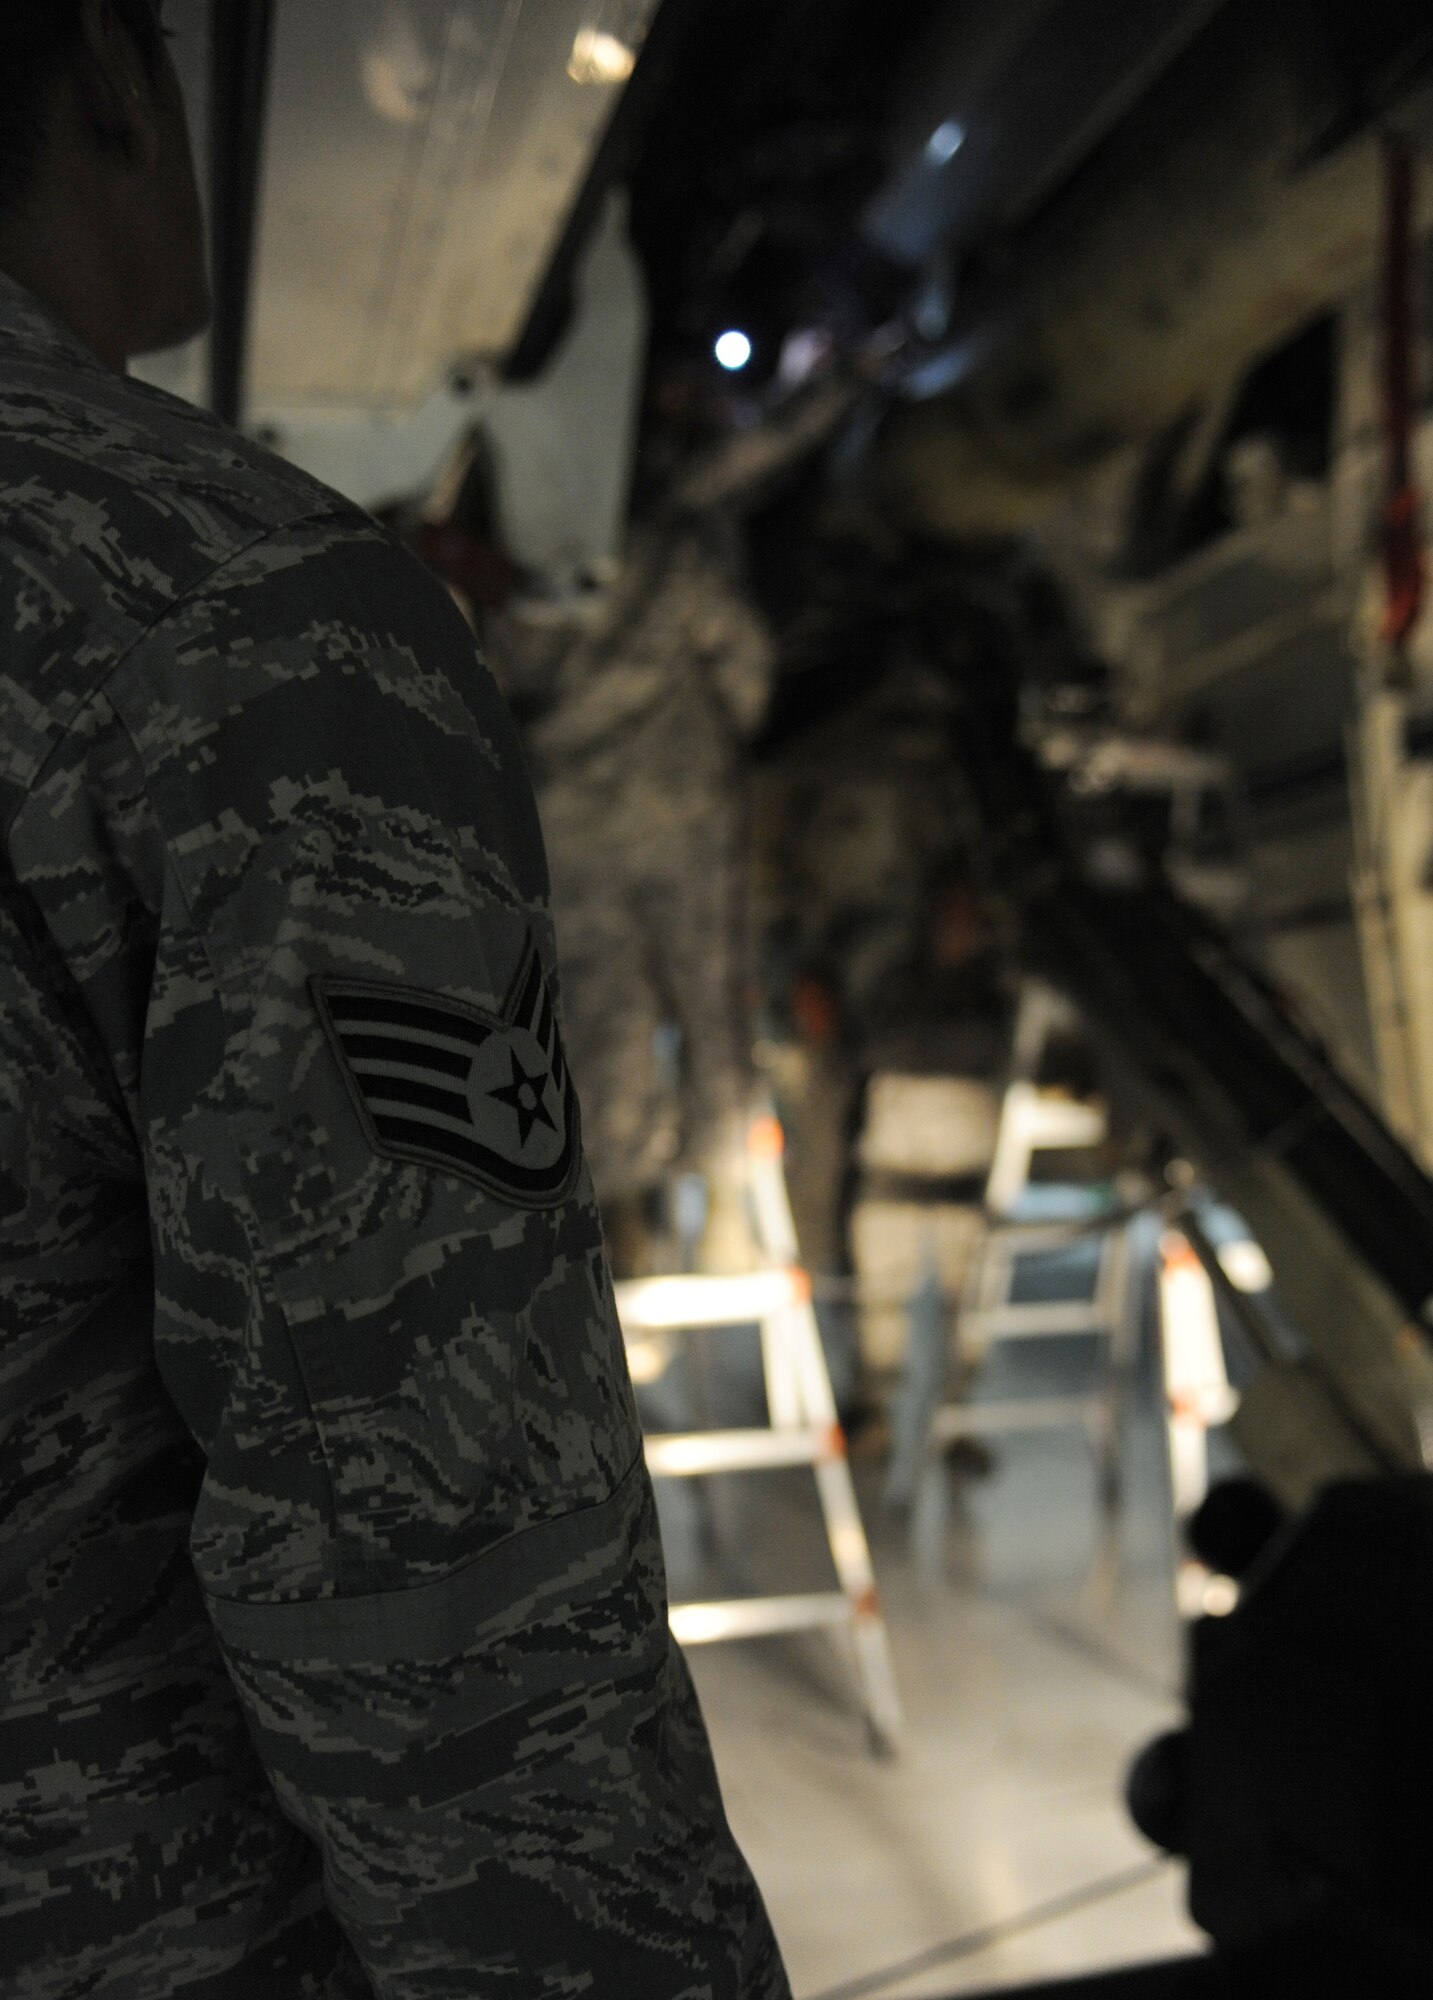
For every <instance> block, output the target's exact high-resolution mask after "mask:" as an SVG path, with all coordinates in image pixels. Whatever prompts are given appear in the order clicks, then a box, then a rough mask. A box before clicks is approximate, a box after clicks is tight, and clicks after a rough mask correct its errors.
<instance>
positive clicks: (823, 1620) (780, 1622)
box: [668, 1590, 852, 1646]
mask: <svg viewBox="0 0 1433 2000" xmlns="http://www.w3.org/2000/svg"><path fill="white" fill-rule="evenodd" d="M851 1617H852V1611H851V1605H850V1603H849V1601H848V1600H847V1598H846V1597H845V1596H843V1594H842V1593H841V1592H840V1591H839V1590H823V1591H820V1592H818V1593H816V1594H814V1595H812V1596H808V1597H732V1598H727V1599H725V1600H724V1601H718V1602H715V1603H711V1604H674V1605H673V1606H672V1607H671V1610H670V1612H669V1613H668V1623H669V1624H670V1626H671V1628H672V1636H673V1638H674V1639H675V1640H676V1641H677V1643H678V1645H681V1646H702V1645H707V1644H709V1643H710V1642H711V1641H712V1640H715V1639H755V1638H760V1637H761V1636H762V1635H763V1634H764V1633H768V1632H799V1631H805V1630H807V1629H808V1628H809V1627H812V1626H816V1625H846V1624H849V1623H850V1620H851Z"/></svg>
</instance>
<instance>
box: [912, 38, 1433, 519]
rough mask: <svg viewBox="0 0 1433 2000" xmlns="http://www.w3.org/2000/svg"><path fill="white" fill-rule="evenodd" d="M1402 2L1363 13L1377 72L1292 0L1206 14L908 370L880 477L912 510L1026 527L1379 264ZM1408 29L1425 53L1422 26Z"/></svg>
mask: <svg viewBox="0 0 1433 2000" xmlns="http://www.w3.org/2000/svg"><path fill="white" fill-rule="evenodd" d="M1400 13H1401V10H1399V9H1396V8H1391V7H1388V6H1383V7H1378V6H1374V7H1372V8H1371V9H1370V10H1369V36H1368V46H1369V53H1368V56H1367V59H1366V61H1367V66H1368V72H1369V73H1367V74H1365V73H1363V72H1362V71H1361V70H1360V69H1359V68H1358V62H1357V50H1356V49H1355V50H1354V52H1353V54H1351V55H1350V56H1349V58H1348V61H1347V62H1339V63H1334V62H1333V61H1331V60H1330V59H1329V58H1328V56H1327V54H1326V51H1325V50H1324V49H1323V47H1322V38H1321V37H1320V36H1319V35H1317V34H1311V33H1310V32H1309V22H1308V19H1307V16H1306V10H1305V9H1304V8H1303V7H1302V6H1301V5H1297V4H1295V0H1260V4H1258V5H1257V6H1251V7H1236V8H1226V9H1224V10H1223V11H1221V12H1220V13H1219V14H1218V15H1217V16H1216V17H1215V18H1214V20H1213V21H1212V22H1211V23H1210V24H1209V25H1208V26H1207V27H1206V28H1205V29H1204V31H1203V33H1202V34H1200V35H1199V36H1198V37H1197V38H1196V40H1195V41H1194V42H1193V44H1192V45H1191V46H1190V47H1189V48H1188V49H1187V50H1186V51H1185V52H1184V54H1183V55H1182V56H1181V57H1180V59H1179V60H1178V61H1177V62H1175V63H1174V64H1173V65H1172V66H1171V67H1170V69H1169V70H1168V71H1167V73H1166V74H1165V75H1164V76H1163V77H1161V78H1160V79H1159V80H1158V82H1157V83H1156V84H1155V85H1154V87H1153V88H1152V89H1151V90H1150V91H1149V93H1148V95H1147V96H1146V97H1144V99H1143V100H1142V101H1141V102H1140V103H1139V104H1138V105H1137V106H1136V107H1135V109H1134V110H1133V111H1132V112H1131V113H1130V115H1129V116H1128V117H1127V118H1126V119H1125V120H1124V121H1123V123H1122V124H1121V125H1120V126H1119V128H1118V129H1117V130H1116V131H1115V132H1114V133H1113V134H1112V135H1111V136H1110V137H1109V138H1108V139H1107V140H1106V142H1105V143H1104V144H1103V145H1102V146H1101V147H1100V149H1099V150H1098V152H1097V153H1096V154H1095V155H1094V156H1092V157H1091V158H1090V159H1089V160H1088V161H1087V162H1086V163H1085V166H1084V167H1083V169H1082V171H1081V172H1080V174H1079V175H1078V176H1077V177H1076V178H1075V179H1074V180H1073V181H1071V182H1070V183H1069V184H1068V185H1067V186H1066V187H1065V188H1064V189H1063V190H1062V191H1061V192H1060V193H1059V194H1058V196H1057V197H1055V198H1053V199H1051V200H1049V201H1047V202H1046V204H1045V206H1044V207H1043V209H1042V210H1041V212H1040V214H1039V216H1038V217H1037V218H1036V219H1035V220H1034V221H1033V222H1032V223H1031V225H1030V226H1029V227H1028V228H1026V229H1024V230H1022V231H1020V232H1018V233H1016V234H1015V235H1013V236H1012V237H1010V238H1009V239H1008V240H1006V239H1002V238H997V239H996V244H995V247H996V248H997V250H998V251H999V255H998V256H997V257H996V258H995V259H994V260H993V267H992V269H991V274H990V275H989V276H988V277H987V278H986V279H985V280H983V281H981V282H979V283H976V284H974V285H972V286H971V287H970V289H969V290H968V292H967V293H966V295H965V296H964V297H958V299H957V305H956V310H955V315H954V318H953V320H952V323H951V326H950V329H949V332H948V334H947V335H946V337H945V338H944V339H943V341H942V342H941V344H940V345H939V347H937V348H934V349H932V350H930V351H928V352H927V353H926V354H925V355H923V356H917V357H914V358H907V357H902V358H901V360H900V361H898V362H897V363H896V364H894V366H893V370H892V374H891V381H890V386H891V387H892V388H893V389H895V390H897V391H898V392H899V393H900V394H901V395H903V396H904V397H905V398H906V399H907V400H906V401H905V403H904V404H902V405H898V406H897V407H896V408H895V409H894V410H893V411H892V412H891V415H890V418H889V420H888V422H887V425H886V427H885V430H884V433H883V436H882V439H881V441H880V445H879V447H878V454H877V468H876V474H875V481H876V487H877V491H878V493H879V495H880V497H881V499H882V501H883V502H884V503H885V504H886V505H887V506H888V507H890V508H891V509H894V510H895V511H896V513H897V516H898V518H904V519H905V520H907V522H908V523H909V524H911V525H920V526H922V527H924V528H925V529H926V530H928V531H931V532H935V533H937V534H944V535H948V536H951V537H956V538H958V537H962V536H968V535H972V534H975V535H978V534H984V533H989V532H997V533H998V532H1009V531H1018V530H1019V529H1021V528H1024V527H1026V526H1029V525H1031V524H1032V523H1033V522H1035V521H1037V520H1038V519H1040V518H1041V517H1042V516H1043V515H1044V514H1045V513H1047V512H1048V511H1049V510H1050V508H1051V507H1052V506H1053V505H1054V504H1056V503H1057V502H1058V501H1059V500H1060V499H1061V498H1062V497H1064V496H1065V495H1066V494H1068V492H1069V488H1070V484H1071V481H1072V479H1074V478H1075V477H1077V476H1078V475H1079V474H1080V473H1082V472H1083V471H1086V470H1089V469H1092V468H1093V467H1095V466H1097V465H1098V464H1100V463H1101V462H1102V461H1104V460H1105V459H1107V458H1108V457H1109V456H1110V455H1111V454H1112V453H1113V452H1115V451H1117V450H1118V449H1120V448H1121V447H1122V446H1126V445H1130V444H1136V443H1142V442H1146V441H1148V440H1150V439H1152V438H1154V437H1155V436H1157V435H1159V434H1160V433H1161V432H1162V431H1163V430H1165V429H1166V428H1168V427H1169V426H1170V425H1171V424H1173V423H1174V422H1175V421H1177V420H1178V419H1179V418H1180V417H1181V416H1183V415H1185V414H1187V413H1188V412H1189V411H1190V410H1191V409H1192V408H1194V407H1196V406H1197V405H1198V404H1199V403H1200V402H1201V401H1202V400H1203V399H1204V398H1206V397H1208V396H1210V395H1212V394H1217V393H1218V392H1219V391H1220V390H1221V389H1223V388H1225V387H1226V386H1227V385H1228V383H1230V382H1231V381H1237V380H1238V378H1239V377H1240V375H1241V374H1243V373H1244V372H1245V371H1247V369H1248V368H1249V367H1250V366H1251V365H1252V364H1253V363H1254V362H1255V361H1256V360H1257V359H1259V358H1260V357H1262V356H1263V355H1265V354H1268V353H1271V352H1273V351H1274V350H1275V349H1276V348H1278V347H1279V346H1280V345H1281V344H1282V343H1283V342H1285V341H1286V340H1288V339H1289V338H1290V337H1292V335H1293V334H1294V333H1296V332H1297V331H1298V330H1299V329H1300V328H1301V327H1302V326H1304V325H1306V324H1307V323H1308V321H1309V320H1310V319H1312V318H1314V317H1315V316H1316V315H1317V314H1318V313H1320V312H1321V311H1325V310H1327V309H1328V308H1329V307H1330V305H1331V304H1332V303H1333V302H1334V301H1336V300H1338V299H1341V298H1343V297H1345V296H1347V295H1348V294H1349V293H1351V292H1353V291H1354V290H1356V289H1357V288H1358V287H1359V286H1360V285H1361V284H1363V283H1365V282H1367V281H1368V280H1369V279H1370V278H1371V277H1372V275H1373V273H1374V272H1375V270H1376V269H1377V265H1378V259H1379V251H1380V244H1381V233H1382V151H1381V146H1380V143H1379V139H1378V137H1377V134H1376V132H1375V131H1374V130H1373V125H1374V122H1375V120H1376V118H1377V116H1378V115H1379V113H1380V110H1381V108H1382V107H1381V103H1380V98H1379V93H1380V91H1381V90H1382V89H1383V87H1384V86H1383V84H1382V83H1381V82H1380V79H1381V78H1383V77H1384V76H1386V75H1387V74H1389V73H1390V63H1389V61H1388V60H1387V58H1388V51H1389V47H1390V46H1391V45H1392V44H1393V43H1394V42H1396V41H1397V40H1398V35H1397V33H1396V32H1395V30H1397V28H1398V22H1397V20H1395V19H1394V18H1393V17H1394V16H1398V15H1399V14H1400ZM1385 17H1388V18H1387V19H1385ZM1401 32H1402V34H1403V41H1404V44H1406V45H1407V47H1408V48H1410V49H1413V50H1418V49H1422V50H1425V51H1426V49H1427V46H1428V38H1429V33H1430V30H1429V27H1428V25H1427V23H1426V21H1424V22H1422V23H1417V22H1413V21H1405V22H1404V25H1403V29H1402V31H1401ZM1410 66H1412V67H1413V71H1414V74H1415V75H1416V74H1417V70H1416V65H1412V59H1411V57H1410V62H1409V63H1405V64H1401V65H1400V64H1393V65H1391V72H1392V73H1394V74H1396V75H1397V76H1398V77H1399V78H1400V79H1404V78H1405V76H1406V72H1407V71H1408V69H1409V68H1410ZM1403 87H1404V84H1403V82H1402V81H1400V85H1399V88H1400V89H1402V88H1403ZM1398 101H1400V100H1399V99H1398V98H1397V97H1396V96H1395V98H1394V99H1393V102H1394V103H1395V104H1396V103H1397V102H1398ZM958 164H959V155H956V157H955V160H953V162H952V167H955V166H957V165H958ZM1430 222H1433V208H1430V205H1429V204H1428V203H1426V202H1425V205H1424V210H1423V212H1422V215H1421V226H1424V227H1426V226H1428V224H1429V223H1430Z"/></svg>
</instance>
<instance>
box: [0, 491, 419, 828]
mask: <svg viewBox="0 0 1433 2000" xmlns="http://www.w3.org/2000/svg"><path fill="white" fill-rule="evenodd" d="M319 521H335V522H338V523H340V524H342V525H343V526H345V527H348V528H351V529H354V530H356V531H358V532H360V533H361V532H363V531H364V530H365V529H370V530H372V531H373V532H375V533H376V534H378V535H379V536H385V535H387V533H388V531H387V530H386V529H385V527H384V525H383V523H382V522H381V521H378V520H375V519H374V517H373V516H372V515H371V514H369V513H367V512H366V511H365V510H364V509H363V508H362V507H360V506H359V505H358V502H357V501H356V500H349V499H347V498H345V496H344V495H343V494H341V493H335V494H334V496H333V501H332V504H331V505H326V506H317V507H308V508H305V510H304V511H303V512H302V513H300V514H295V515H294V516H293V517H292V518H291V519H289V520H286V521H274V522H270V523H269V525H268V526H267V527H265V528H264V530H263V531H262V533H260V534H256V535H254V536H252V537H251V538H250V539H249V540H248V541H246V542H244V543H243V544H242V545H241V546H240V547H238V548H234V549H230V550H229V552H228V554H227V555H224V556H222V557H220V559H219V560H218V561H217V562H215V563H212V564H211V565H210V567H209V568H208V569H206V570H205V571H204V573H203V575H202V576H199V577H196V578H195V580H194V582H193V583H191V584H189V585H188V586H187V587H186V588H185V589H184V590H183V591H182V592H181V593H180V594H179V596H178V597H176V598H175V599H174V600H173V602H172V603H169V604H166V605H165V606H164V607H163V608H162V610H160V611H158V612H156V614H155V616H154V617H153V618H151V619H150V621H149V623H148V624H147V625H144V626H142V627H141V628H140V630H139V631H137V632H136V633H135V635H134V637H133V639H131V641H130V642H129V644H128V645H127V646H125V647H124V648H123V650H122V651H121V652H120V653H119V654H118V655H117V656H116V657H115V658H114V659H113V660H111V661H110V663H109V665H108V666H107V667H106V668H105V670H104V672H103V674H102V675H101V676H100V678H99V679H98V680H97V681H96V682H95V684H94V686H93V687H92V688H91V689H90V691H89V693H88V694H87V695H86V696H85V698H84V700H83V701H82V702H81V703H80V704H79V706H78V707H77V708H76V710H75V712H74V714H73V715H72V716H71V717H70V719H69V721H68V722H67V723H66V725H65V727H64V728H63V729H62V730H61V731H60V733H59V735H58V736H57V737H56V738H55V741H54V742H53V743H52V744H51V746H50V750H49V754H48V755H47V756H46V757H45V758H44V760H43V762H42V763H41V764H40V766H39V768H38V770H37V771H36V772H35V775H34V776H33V778H31V780H30V782H29V783H28V784H27V785H26V787H25V790H24V795H23V797H22V798H21V800H20V803H19V804H18V805H17V806H16V808H15V810H14V812H13V813H12V814H11V815H10V818H9V820H8V821H7V822H6V825H5V829H4V839H5V843H6V845H7V847H8V845H9V843H10V840H11V837H12V835H13V834H14V830H15V825H16V822H17V821H18V819H19V818H20V815H21V814H22V813H23V812H24V810H25V808H26V806H27V805H28V804H29V803H30V799H31V797H32V795H33V794H34V792H35V791H36V789H37V788H38V787H39V785H40V784H41V783H42V782H43V781H44V776H45V773H46V771H48V769H49V767H50V765H51V764H52V763H53V762H54V760H55V758H56V757H57V756H58V755H59V753H60V751H61V750H62V749H63V748H64V746H65V744H66V743H67V742H68V741H69V739H70V737H71V736H72V735H73V734H74V730H75V725H76V724H77V723H78V722H79V720H80V718H81V716H83V715H85V714H86V713H87V712H88V711H89V710H90V709H91V708H93V706H94V704H95V703H96V702H97V701H99V700H101V699H102V698H104V697H105V695H106V691H107V689H108V687H109V683H110V682H111V681H112V680H113V679H114V677H115V675H116V674H117V673H118V672H119V671H120V669H121V667H123V666H124V665H125V664H126V662H127V661H128V660H130V659H131V658H132V657H133V655H134V654H135V653H136V652H137V651H138V649H139V648H140V647H141V646H142V645H144V644H145V642H146V640H148V639H150V638H152V637H153V635H154V634H155V632H157V631H158V630H159V628H160V627H161V626H162V625H163V624H164V623H165V621H166V620H167V619H170V618H172V617H174V615H175V614H176V612H178V611H180V610H181V609H182V608H183V606H184V605H186V604H188V603H189V602H190V600H191V599H192V598H194V597H196V596H198V595H199V593H200V592H201V591H203V590H204V589H206V588H207V587H208V586H209V585H210V584H212V583H213V581H214V579H215V578H216V577H217V576H220V575H221V574H222V573H223V572H224V571H225V570H226V569H227V568H228V567H229V565H230V564H231V563H235V562H238V561H239V560H240V559H241V558H242V557H244V556H247V555H252V553H253V551H254V550H255V549H257V548H262V547H263V545H264V543H265V542H269V541H272V540H274V538H275V537H276V536H279V535H286V534H290V533H292V531H293V530H294V529H295V528H302V527H306V526H307V525H308V524H309V523H310V522H319ZM400 546H401V544H400Z"/></svg>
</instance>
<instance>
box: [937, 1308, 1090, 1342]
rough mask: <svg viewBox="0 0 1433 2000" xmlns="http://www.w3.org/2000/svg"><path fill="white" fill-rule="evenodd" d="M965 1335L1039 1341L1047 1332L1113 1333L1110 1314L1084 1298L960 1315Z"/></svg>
mask: <svg viewBox="0 0 1433 2000" xmlns="http://www.w3.org/2000/svg"><path fill="white" fill-rule="evenodd" d="M960 1330H961V1332H962V1333H969V1334H973V1333H983V1334H984V1335H986V1337H987V1338H991V1339H995V1340H1022V1339H1036V1338H1038V1337H1039V1336H1040V1335H1041V1334H1047V1333H1110V1332H1112V1331H1113V1329H1112V1328H1111V1326H1110V1314H1109V1312H1108V1310H1107V1309H1106V1308H1105V1307H1103V1306H1094V1305H1090V1304H1088V1303H1087V1302H1086V1301H1085V1300H1084V1299H1071V1300H1069V1301H1068V1303H1067V1302H1066V1301H1064V1300H1061V1299H1052V1300H1048V1301H1047V1300H1044V1299H1042V1300H1041V1301H1040V1302H1039V1303H1038V1304H1031V1305H1028V1306H984V1307H977V1308H976V1310H975V1311H973V1312H963V1313H962V1314H961V1315H960Z"/></svg>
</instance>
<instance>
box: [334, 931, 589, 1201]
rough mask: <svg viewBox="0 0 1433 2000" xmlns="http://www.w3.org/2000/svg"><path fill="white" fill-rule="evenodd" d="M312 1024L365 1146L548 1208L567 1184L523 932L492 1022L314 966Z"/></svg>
mask: <svg viewBox="0 0 1433 2000" xmlns="http://www.w3.org/2000/svg"><path fill="white" fill-rule="evenodd" d="M308 985H309V991H310V993H311V994H312V995H313V999H314V1004H315V1005H316V1007H317V1008H318V1013H319V1019H320V1020H321V1021H322V1023H323V1026H324V1031H325V1033H326V1034H327V1036H328V1039H329V1041H330V1042H331V1043H332V1045H333V1049H334V1053H335V1054H336V1055H337V1057H338V1065H339V1070H340V1072H341V1074H342V1076H343V1080H344V1082H345V1084H346V1085H347V1087H348V1093H349V1095H350V1097H351V1098H352V1099H353V1102H354V1106H355V1108H356V1110H357V1112H358V1116H359V1119H360V1121H361V1123H362V1125H363V1129H364V1132H365V1134H366V1135H367V1138H368V1142H369V1144H370V1145H371V1146H372V1147H373V1149H374V1151H375V1152H377V1153H380V1154H382V1155H384V1156H385V1157H386V1158H389V1159H396V1160H420V1161H422V1162H424V1163H425V1164H426V1165H428V1166H433V1167H441V1168H442V1169H443V1170H444V1171H445V1172H447V1173H450V1174H459V1175H462V1176H463V1177H464V1178H466V1179H468V1180H472V1181H476V1182H477V1183H478V1185H479V1186H480V1187H483V1188H486V1189H487V1190H488V1192H489V1193H490V1194H494V1195H496V1196H497V1197H498V1198H499V1200H501V1201H507V1202H512V1203H514V1204H515V1205H516V1206H518V1207H520V1208H552V1207H555V1206H556V1205H557V1203H559V1202H561V1201H565V1200H566V1199H567V1197H568V1195H569V1194H571V1192H572V1188H573V1185H574V1183H575V1181H576V1179H577V1171H578V1164H579V1160H580V1155H581V1148H580V1145H579V1141H578V1112H577V1093H576V1092H575V1091H574V1089H573V1088H572V1078H571V1076H570V1075H569V1073H568V1069H567V1064H566V1062H565V1060H564V1058H563V1053H562V1042H561V1038H560V1037H559V1035H558V1031H557V1013H556V1009H555V1008H554V1007H553V1004H552V995H551V993H550V992H549V991H548V985H547V978H546V975H545V974H544V972H543V969H542V961H541V959H540V958H539V957H538V955H537V951H536V948H535V947H534V945H533V943H532V940H531V938H529V939H528V942H527V947H526V949H525V951H524V953H523V957H522V962H521V964H520V965H519V967H518V970H517V975H516V977H515V978H514V980H513V984H512V989H511V992H510V994H509V996H508V1000H507V1004H506V1005H505V1007H504V1009H503V1012H502V1015H501V1017H496V1016H494V1015H491V1014H487V1013H484V1012H483V1011H482V1010H481V1009H480V1008H477V1007H473V1006H470V1005H468V1003H467V1002H466V1001H462V1000H452V999H449V998H448V997H447V996H446V995H445V994H441V993H429V992H424V991H422V990H421V989H419V988H416V987H409V986H389V985H375V984H373V983H372V982H370V981H367V980H351V979H333V978H329V977H328V976H327V975H325V974H319V973H315V974H314V975H313V977H312V978H311V979H310V980H309V982H308Z"/></svg>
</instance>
